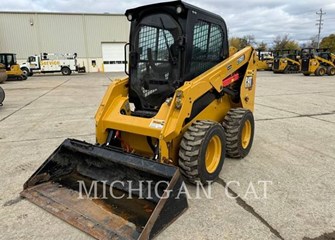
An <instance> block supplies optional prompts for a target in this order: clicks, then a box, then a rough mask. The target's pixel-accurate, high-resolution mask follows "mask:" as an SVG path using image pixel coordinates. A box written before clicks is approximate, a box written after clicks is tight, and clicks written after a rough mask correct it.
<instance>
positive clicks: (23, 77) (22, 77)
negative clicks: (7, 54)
mask: <svg viewBox="0 0 335 240" xmlns="http://www.w3.org/2000/svg"><path fill="white" fill-rule="evenodd" d="M18 79H19V80H21V81H24V80H27V79H28V77H27V76H26V75H24V74H22V75H21V76H20V77H18Z"/></svg>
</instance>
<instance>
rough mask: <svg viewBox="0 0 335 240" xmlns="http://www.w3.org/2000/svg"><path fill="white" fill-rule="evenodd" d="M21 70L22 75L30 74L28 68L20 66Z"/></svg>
mask: <svg viewBox="0 0 335 240" xmlns="http://www.w3.org/2000/svg"><path fill="white" fill-rule="evenodd" d="M21 71H22V72H23V75H25V76H27V77H28V76H30V72H29V69H28V68H26V67H23V68H21Z"/></svg>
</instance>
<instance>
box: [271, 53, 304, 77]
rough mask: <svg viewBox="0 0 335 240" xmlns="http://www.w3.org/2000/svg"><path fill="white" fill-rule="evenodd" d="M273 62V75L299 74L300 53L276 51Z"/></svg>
mask: <svg viewBox="0 0 335 240" xmlns="http://www.w3.org/2000/svg"><path fill="white" fill-rule="evenodd" d="M273 53H274V60H273V68H272V70H273V72H274V73H298V72H300V68H301V64H300V51H298V50H276V51H274V52H273Z"/></svg>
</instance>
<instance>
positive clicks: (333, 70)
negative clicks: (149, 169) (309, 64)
mask: <svg viewBox="0 0 335 240" xmlns="http://www.w3.org/2000/svg"><path fill="white" fill-rule="evenodd" d="M327 74H328V75H329V76H334V75H335V68H334V67H328V69H327Z"/></svg>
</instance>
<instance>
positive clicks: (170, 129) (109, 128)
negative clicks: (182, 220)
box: [21, 1, 257, 239]
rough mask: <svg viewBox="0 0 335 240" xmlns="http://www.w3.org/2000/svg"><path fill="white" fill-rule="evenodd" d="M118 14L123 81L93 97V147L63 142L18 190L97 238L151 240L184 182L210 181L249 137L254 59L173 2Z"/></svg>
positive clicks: (218, 24)
mask: <svg viewBox="0 0 335 240" xmlns="http://www.w3.org/2000/svg"><path fill="white" fill-rule="evenodd" d="M125 15H126V17H127V19H128V20H129V21H130V22H131V30H130V38H129V44H127V45H126V47H129V55H128V58H129V62H130V64H129V67H128V68H127V71H126V73H127V74H129V76H128V77H126V78H124V79H119V80H114V81H113V82H112V83H111V84H110V86H109V87H108V89H107V91H106V93H105V95H104V97H103V99H102V102H101V104H100V106H99V108H98V110H97V113H96V116H95V121H96V143H95V144H90V143H87V142H83V141H80V140H75V139H67V140H65V141H64V142H63V143H62V144H61V145H60V146H59V147H58V148H57V149H56V150H55V152H54V153H53V154H52V155H51V156H50V157H49V158H48V159H47V160H46V161H45V162H44V163H43V164H42V165H41V167H40V168H38V169H37V171H36V172H35V173H34V174H33V175H32V176H31V177H30V178H29V179H28V180H27V182H26V183H25V184H24V190H23V191H22V192H21V196H23V197H25V198H26V199H28V200H29V201H31V202H33V203H35V204H37V205H38V206H40V207H42V208H44V209H45V210H47V211H49V212H50V213H52V214H54V215H55V216H57V217H59V218H61V219H63V220H65V221H66V222H68V223H70V224H72V225H74V226H76V227H77V228H79V229H81V230H82V231H84V232H86V233H88V234H90V235H92V236H93V237H95V238H98V239H152V238H153V237H154V236H155V235H157V234H158V233H159V232H160V231H162V230H163V229H164V228H166V227H167V226H168V225H169V224H170V223H171V222H173V221H174V220H175V219H176V218H177V217H178V216H179V215H180V214H182V213H183V212H184V211H185V210H186V209H187V207H188V203H187V196H186V194H185V191H181V190H182V189H183V186H184V180H186V181H187V182H189V183H192V184H199V183H200V184H208V183H209V182H211V181H214V180H215V179H217V178H218V176H219V174H220V172H221V169H222V167H223V163H224V160H225V157H226V156H229V157H232V158H244V157H245V156H247V155H248V153H249V151H250V149H251V146H252V143H253V136H254V117H253V110H254V99H255V88H256V72H257V69H256V68H257V54H256V51H255V50H254V49H253V48H252V47H246V48H244V49H242V50H240V51H237V52H236V53H233V52H230V51H229V46H228V37H227V27H226V24H225V21H224V20H223V19H222V17H220V16H219V15H216V14H213V13H211V12H209V11H206V10H203V9H201V8H198V7H195V6H192V5H190V4H187V3H184V2H182V1H173V2H163V3H157V4H152V5H147V6H141V7H138V8H134V9H129V10H127V11H126V13H125ZM230 54H232V55H230ZM125 62H127V61H125ZM92 184H93V185H92ZM94 184H95V185H94ZM94 186H95V187H94ZM91 187H92V188H91ZM83 188H85V189H93V188H94V189H96V191H93V190H92V191H91V190H90V191H89V192H88V193H87V192H86V195H85V197H83V196H81V195H80V193H81V191H80V189H83ZM104 189H105V190H106V189H108V190H109V192H108V194H104V193H105V191H104ZM95 193H96V194H95ZM150 193H151V194H150ZM80 196H81V197H80Z"/></svg>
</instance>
